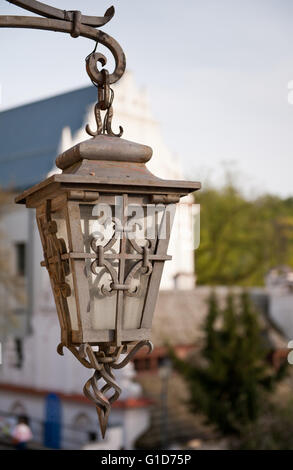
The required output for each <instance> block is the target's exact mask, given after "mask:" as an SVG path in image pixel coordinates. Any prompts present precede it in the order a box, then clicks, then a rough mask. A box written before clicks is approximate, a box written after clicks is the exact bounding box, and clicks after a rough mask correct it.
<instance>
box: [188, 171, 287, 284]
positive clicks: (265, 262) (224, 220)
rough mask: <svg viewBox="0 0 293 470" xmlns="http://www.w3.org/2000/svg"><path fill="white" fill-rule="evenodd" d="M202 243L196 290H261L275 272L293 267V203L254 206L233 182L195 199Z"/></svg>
mask: <svg viewBox="0 0 293 470" xmlns="http://www.w3.org/2000/svg"><path fill="white" fill-rule="evenodd" d="M196 201H197V202H199V203H200V205H201V242H200V246H199V248H198V249H197V250H196V251H195V266H196V274H197V279H198V284H208V285H219V284H221V285H241V286H253V285H263V282H264V277H265V275H266V274H267V272H268V271H269V269H271V268H272V267H276V266H279V265H283V264H288V265H291V266H292V267H293V198H288V199H281V198H279V197H277V196H272V195H264V196H261V197H257V198H255V199H253V200H250V199H248V198H246V197H244V196H243V195H242V194H241V192H240V191H239V190H238V189H237V187H236V186H235V185H233V183H232V182H231V181H230V180H229V181H228V182H227V184H226V185H225V186H224V187H223V188H222V189H215V188H211V187H210V188H207V189H205V190H202V191H200V192H199V193H197V194H196Z"/></svg>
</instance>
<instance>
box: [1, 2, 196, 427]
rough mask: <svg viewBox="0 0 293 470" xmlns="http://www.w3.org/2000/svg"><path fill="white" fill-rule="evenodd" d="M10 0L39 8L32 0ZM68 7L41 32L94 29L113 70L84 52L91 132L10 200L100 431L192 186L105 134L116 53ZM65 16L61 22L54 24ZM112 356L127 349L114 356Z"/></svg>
mask: <svg viewBox="0 0 293 470" xmlns="http://www.w3.org/2000/svg"><path fill="white" fill-rule="evenodd" d="M12 3H16V4H18V5H20V4H22V5H21V6H24V7H25V8H27V9H31V10H32V11H34V12H37V13H40V12H41V11H40V10H41V6H40V5H42V4H41V3H40V2H33V1H27V2H24V1H23V2H20V1H17V2H16V1H15V2H12ZM28 4H29V5H28ZM34 4H38V5H37V6H36V5H34ZM37 7H38V9H37V10H36V8H37ZM44 7H46V13H47V14H44V11H42V14H44V16H48V15H49V14H50V18H52V17H53V18H54V17H55V18H56V15H57V14H56V11H57V9H53V10H54V12H52V11H51V10H50V9H51V7H48V6H44ZM48 9H49V10H50V11H49V12H48ZM58 11H59V12H61V10H58ZM109 11H110V10H108V11H107V12H106V14H105V17H104V18H106V17H107V13H108V16H111V15H112V16H113V11H112V10H111V15H109ZM69 13H70V15H69V14H68V15H67V16H66V12H65V13H64V12H63V10H62V15H63V17H62V18H63V19H62V20H60V19H58V20H57V19H56V20H54V21H53V20H50V21H51V23H50V24H49V23H48V24H47V27H45V26H44V25H43V29H54V30H56V28H57V30H58V27H59V30H63V31H64V30H65V29H66V28H67V29H66V30H68V29H69V30H70V28H73V29H74V31H75V33H76V31H77V32H79V34H82V32H83V31H84V30H85V29H86V30H93V31H94V32H95V34H96V36H94V37H95V39H96V40H99V41H100V42H103V44H104V45H106V46H107V47H109V49H110V50H111V52H112V53H113V54H114V57H115V60H116V68H115V70H114V72H113V73H112V74H111V75H110V74H109V73H108V72H107V70H105V69H103V70H102V71H99V70H98V69H97V62H100V63H101V64H102V65H105V63H106V59H105V57H104V56H102V54H99V53H96V52H95V51H94V52H93V53H92V54H90V56H89V57H88V58H87V71H88V73H89V75H90V78H91V79H92V81H93V82H94V84H95V85H96V86H97V87H98V102H97V104H96V107H95V117H96V122H97V130H96V131H95V132H93V131H92V130H91V129H89V127H88V126H87V132H88V133H89V134H90V135H91V136H92V138H90V139H89V140H87V141H85V142H81V143H79V144H78V145H76V146H74V147H73V148H71V149H69V150H67V151H66V152H64V153H63V154H62V155H60V156H58V158H57V160H56V165H57V167H58V168H60V169H61V170H62V173H61V174H55V175H53V176H51V177H49V178H47V179H46V180H45V181H43V182H41V183H39V184H37V185H36V186H34V187H32V188H30V189H28V190H26V191H25V192H24V193H23V194H21V195H20V196H18V197H17V198H16V202H17V203H22V204H23V203H25V204H26V206H27V207H30V208H35V209H36V218H37V223H38V227H39V232H40V236H41V241H42V245H43V251H44V261H43V262H42V265H43V266H45V267H46V268H47V269H48V272H49V275H50V281H51V285H52V291H53V293H54V298H55V302H56V308H57V312H58V317H59V322H60V327H61V343H60V344H59V346H58V348H57V350H58V352H59V353H60V354H63V347H67V348H68V349H69V350H70V351H71V352H72V353H73V354H74V356H75V357H76V358H77V359H78V360H79V361H80V362H81V363H82V364H83V365H84V366H85V367H87V368H91V369H94V375H93V376H92V377H91V378H90V379H89V380H88V381H87V382H86V384H85V386H84V393H85V395H86V396H87V397H88V398H90V399H91V400H93V402H94V403H95V405H96V407H97V411H98V416H99V420H100V426H101V430H102V434H103V435H104V434H105V430H106V426H107V421H108V416H109V412H110V408H111V404H112V403H113V402H114V401H115V400H117V398H118V397H119V395H120V392H121V390H120V387H119V385H118V384H117V383H116V381H115V378H114V375H113V369H118V368H121V367H123V366H124V365H125V364H127V363H128V362H129V360H130V359H131V358H132V357H133V356H134V354H135V353H136V351H137V350H138V349H139V348H141V347H142V346H147V347H148V348H149V349H150V350H151V349H152V345H151V343H150V339H151V325H152V316H153V312H154V308H155V304H156V299H157V295H158V291H159V285H160V279H161V276H162V271H163V266H164V262H165V261H167V260H170V259H171V257H170V256H168V254H167V248H168V242H169V237H170V231H171V227H172V221H173V218H174V212H175V205H176V203H177V202H178V201H179V199H180V197H181V196H185V195H186V194H188V193H189V192H191V191H195V190H197V189H199V187H200V184H199V183H191V182H185V181H167V180H162V179H159V178H157V177H155V176H154V175H153V174H152V173H150V172H149V171H148V169H147V168H146V165H145V164H146V163H147V161H148V160H149V159H150V158H151V156H152V149H151V148H150V147H148V146H145V145H140V144H137V143H134V142H129V141H127V140H124V139H121V138H120V136H121V134H122V132H123V131H122V128H120V133H119V134H118V135H115V134H114V133H113V131H112V129H111V120H112V116H113V110H112V101H113V92H112V90H111V88H110V83H114V82H115V81H117V80H118V79H119V78H120V77H121V75H122V74H123V72H124V69H125V57H124V54H123V52H122V50H121V48H120V46H119V45H117V43H116V41H114V40H113V39H112V38H110V39H108V38H109V37H108V36H107V35H105V34H104V33H102V32H101V31H97V30H95V29H93V28H90V27H89V26H85V25H84V24H82V19H83V18H85V19H86V20H84V23H85V24H86V25H88V24H92V23H91V22H90V17H83V16H82V15H81V14H79V12H69ZM54 14H55V16H54ZM60 14H61V13H60ZM64 16H65V17H66V18H67V19H64ZM4 18H6V20H5V22H4V21H3V20H2V23H1V17H0V26H9V21H8V20H7V18H9V17H4ZM13 18H14V20H13V21H14V23H13V25H14V26H15V17H13ZM58 18H59V17H58ZM37 19H38V18H37ZM35 20H36V19H35ZM100 20H101V19H100ZM26 21H28V19H27V20H26ZM38 21H39V22H40V21H48V20H41V19H38ZM65 22H67V23H68V25H66V28H65V26H64V24H63V25H62V24H61V25H60V24H59V23H65ZM4 23H5V24H4ZM57 23H58V24H57ZM94 24H95V25H96V24H97V21H96V22H95V23H94ZM70 25H71V26H70ZM99 25H100V23H99ZM17 26H20V24H18V25H17ZM25 27H33V26H32V25H28V24H27V23H26V25H25ZM35 27H40V25H39V26H35ZM62 28H63V29H62ZM71 32H72V31H71ZM86 33H87V34H84V35H86V36H87V37H89V36H90V34H89V32H88V31H86ZM91 34H92V36H93V35H94V34H93V33H92V32H91ZM101 34H102V35H103V37H102V39H103V41H101ZM97 36H98V37H97ZM113 44H114V46H113ZM116 45H117V47H116ZM101 110H104V111H105V117H104V121H102V118H101ZM121 354H127V355H126V356H125V357H124V358H122V359H121V360H120V362H119V357H120V355H121ZM100 379H103V385H102V386H101V387H99V381H100ZM110 391H111V392H110ZM108 392H110V396H109V393H108ZM112 392H113V393H112ZM111 393H112V394H111Z"/></svg>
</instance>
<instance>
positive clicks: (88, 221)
mask: <svg viewBox="0 0 293 470" xmlns="http://www.w3.org/2000/svg"><path fill="white" fill-rule="evenodd" d="M147 202H148V199H147V198H143V197H137V196H127V195H123V196H116V197H115V198H114V197H110V196H104V197H101V198H100V202H99V203H97V204H84V203H82V204H80V218H81V232H82V235H83V245H84V252H85V253H87V254H88V255H90V256H89V257H87V258H86V259H85V271H86V277H87V281H88V288H89V312H90V318H91V325H92V327H93V328H94V329H96V330H114V329H115V325H116V319H117V318H116V316H117V308H118V295H119V294H118V293H119V291H120V292H121V290H122V292H123V295H122V298H121V297H119V302H122V305H123V307H122V329H123V330H133V329H138V328H140V325H141V320H142V316H143V310H144V303H145V298H146V294H147V289H148V285H149V280H150V277H151V274H152V269H153V264H152V261H151V260H149V258H148V257H149V256H150V255H153V254H155V253H156V248H157V239H158V234H159V231H160V230H161V224H162V220H163V214H164V211H165V206H164V205H160V206H155V205H152V204H147ZM145 251H147V255H145ZM101 252H102V258H103V260H102V261H101V259H100V256H101ZM116 286H118V288H117V289H116ZM119 286H120V287H119ZM121 286H124V289H121Z"/></svg>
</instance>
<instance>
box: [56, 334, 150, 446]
mask: <svg viewBox="0 0 293 470" xmlns="http://www.w3.org/2000/svg"><path fill="white" fill-rule="evenodd" d="M64 346H65V345H64V344H63V343H60V344H59V345H58V347H57V352H58V353H59V354H61V355H62V356H63V348H64ZM144 346H147V347H148V348H149V352H151V351H152V350H153V345H152V343H151V342H150V341H147V340H145V341H140V342H139V343H137V344H136V345H135V346H134V347H133V348H132V350H131V351H130V352H129V353H128V354H127V356H126V357H125V358H124V359H123V360H122V361H121V362H118V360H119V358H120V355H121V354H125V353H126V352H127V345H122V346H119V347H111V346H108V345H105V346H103V345H100V346H99V350H98V351H95V350H94V349H93V347H92V346H91V345H90V344H88V343H83V344H82V345H81V346H80V347H79V348H77V347H74V346H67V348H68V349H69V350H70V351H71V352H72V353H73V354H74V356H75V357H76V358H77V359H78V361H79V362H80V363H81V364H82V365H84V366H85V367H87V368H88V369H94V374H93V376H92V377H90V378H89V379H88V380H87V381H86V383H85V385H84V388H83V392H84V394H85V396H86V397H87V398H88V399H89V400H91V401H92V402H93V403H94V404H95V406H96V409H97V413H98V417H99V422H100V428H101V432H102V436H103V437H104V436H105V433H106V428H107V423H108V418H109V414H110V411H111V405H112V403H114V402H115V401H116V400H118V398H119V396H120V393H121V388H120V387H119V385H118V384H117V382H116V380H115V377H114V374H113V372H112V369H121V368H122V367H124V366H126V364H128V363H129V361H130V360H131V359H132V358H133V357H134V355H135V354H136V353H137V351H138V350H139V349H141V348H142V347H144ZM100 380H103V381H104V382H105V384H104V385H103V386H102V387H101V388H99V381H100ZM110 390H112V391H113V393H112V395H111V396H110V397H107V396H106V395H105V394H106V393H107V392H109V391H110Z"/></svg>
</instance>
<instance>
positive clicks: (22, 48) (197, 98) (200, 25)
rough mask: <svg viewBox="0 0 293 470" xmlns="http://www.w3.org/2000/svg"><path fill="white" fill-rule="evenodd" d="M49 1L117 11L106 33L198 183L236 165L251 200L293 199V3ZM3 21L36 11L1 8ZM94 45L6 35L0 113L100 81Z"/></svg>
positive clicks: (96, 11) (0, 38)
mask: <svg viewBox="0 0 293 470" xmlns="http://www.w3.org/2000/svg"><path fill="white" fill-rule="evenodd" d="M47 3H49V4H50V5H53V6H58V7H59V8H62V9H67V10H74V9H80V10H82V12H83V13H84V14H92V15H97V16H101V15H103V14H104V12H105V10H106V9H107V8H108V7H109V6H111V5H112V4H113V5H114V6H115V9H116V14H115V16H114V18H113V19H112V20H111V22H110V23H109V24H108V25H106V26H104V27H103V28H102V29H104V30H105V31H106V32H108V33H109V34H111V35H112V36H114V37H115V38H116V39H117V40H118V41H119V42H120V44H121V45H122V47H123V49H124V51H125V53H126V57H127V66H128V68H129V69H130V70H132V72H133V73H134V75H135V78H136V80H137V82H138V84H139V85H140V86H143V87H146V88H147V90H148V92H149V96H150V101H151V107H152V110H153V114H154V117H155V119H156V120H157V121H159V122H160V124H161V127H162V132H163V134H164V137H165V140H166V142H167V144H168V146H169V148H170V149H171V151H172V152H173V153H174V154H176V155H178V157H179V158H180V160H181V162H182V165H183V168H184V171H185V174H186V176H187V177H188V178H189V179H195V180H198V179H203V180H204V181H205V178H206V175H207V174H208V175H209V177H210V178H211V179H212V180H214V181H217V182H218V183H219V184H221V182H222V181H223V168H226V167H227V162H229V165H234V167H235V168H237V169H238V171H239V172H240V173H242V177H241V178H240V184H241V185H242V186H243V188H245V190H246V192H248V193H249V192H250V193H254V192H258V193H259V192H262V191H267V192H272V193H276V194H280V195H282V196H290V195H292V196H293V182H292V175H293V158H292V156H293V104H289V102H288V91H289V90H288V83H289V82H290V81H292V83H291V85H292V89H293V2H292V0H181V1H180V2H179V1H175V0H147V1H144V2H143V1H141V0H120V1H119V0H113V1H112V2H111V0H107V1H106V0H83V1H81V0H59V1H56V0H55V1H53V0H48V2H47ZM5 14H10V15H20V14H25V15H27V13H26V12H24V13H23V12H22V10H21V9H20V8H18V7H15V6H14V5H10V4H9V3H8V2H6V1H5V0H0V15H5ZM92 49H93V43H92V41H89V40H87V39H83V38H79V39H72V38H71V37H69V36H68V37H67V36H66V35H65V34H62V33H53V32H45V31H36V30H35V31H29V30H24V29H22V30H17V29H14V30H8V29H0V84H1V87H2V102H1V106H0V110H3V109H6V108H10V107H12V106H17V105H19V104H23V103H26V102H29V101H35V100H37V99H40V98H44V97H48V96H52V95H54V94H56V93H60V92H64V91H69V90H72V89H75V88H79V87H81V86H85V85H88V84H90V82H89V79H88V77H87V74H86V72H85V68H84V58H85V57H86V56H87V55H88V54H89V52H91V50H92ZM292 102H293V100H292ZM28 118H29V116H28ZM44 119H45V116H44ZM16 138H17V130H16ZM144 143H146V144H147V142H144Z"/></svg>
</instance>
